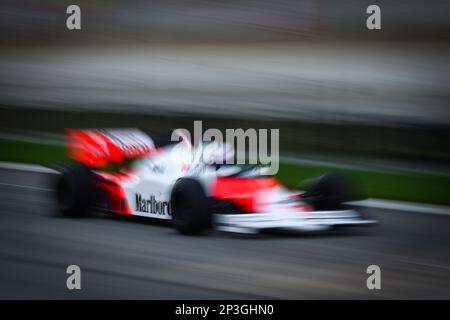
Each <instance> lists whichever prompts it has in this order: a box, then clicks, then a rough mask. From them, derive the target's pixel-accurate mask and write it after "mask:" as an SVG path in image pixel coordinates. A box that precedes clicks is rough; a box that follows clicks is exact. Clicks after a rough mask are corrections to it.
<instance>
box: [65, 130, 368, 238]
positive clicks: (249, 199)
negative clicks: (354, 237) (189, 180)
mask: <svg viewBox="0 0 450 320" xmlns="http://www.w3.org/2000/svg"><path fill="white" fill-rule="evenodd" d="M178 138H179V141H178V142H176V143H172V144H169V145H166V146H157V145H155V143H154V142H153V140H152V139H151V138H150V137H149V136H147V135H146V134H145V133H143V132H141V131H139V130H137V129H109V130H97V129H94V130H67V154H68V155H69V157H71V158H72V159H74V160H76V161H78V162H81V163H83V164H85V165H87V166H89V167H91V168H93V171H92V172H93V176H94V177H95V183H96V188H97V189H98V190H99V191H100V193H99V194H100V195H101V196H99V197H97V199H96V203H95V206H96V208H97V209H99V210H103V211H106V212H110V213H117V214H123V215H134V216H141V217H148V218H156V219H165V220H170V219H171V218H172V214H171V213H172V209H171V193H172V189H173V187H174V184H175V183H176V181H177V180H178V179H180V178H182V177H193V178H195V179H196V180H197V181H198V182H199V183H200V184H201V186H202V187H203V189H204V191H205V194H206V195H207V197H208V199H210V201H211V204H212V205H211V215H212V222H213V225H214V227H215V228H216V229H219V230H223V231H230V232H239V233H256V232H258V231H259V230H264V229H284V230H298V231H318V230H326V229H329V228H331V227H334V226H350V225H367V224H373V223H374V222H375V221H373V220H364V219H362V218H361V216H360V215H359V213H358V212H356V211H355V210H341V209H340V210H327V211H317V210H315V208H314V207H313V205H312V204H311V202H309V201H308V200H307V199H305V198H304V197H303V195H304V193H302V192H300V191H291V190H289V189H288V188H286V187H285V186H283V185H282V184H281V183H280V182H278V181H277V180H276V179H275V178H274V177H272V176H266V175H265V174H264V172H265V169H264V167H257V166H254V167H242V166H237V165H217V164H216V163H210V161H209V160H208V159H205V156H208V146H207V145H204V144H201V143H199V144H197V145H196V146H194V145H193V144H191V142H190V141H189V139H187V137H186V136H184V135H183V134H182V133H180V134H179V136H178ZM130 158H134V159H136V160H135V161H133V162H132V163H131V164H130V165H129V166H126V167H124V168H122V169H121V170H119V171H115V172H114V171H113V172H109V171H107V170H104V169H102V168H103V167H104V166H105V165H107V164H109V163H120V162H123V161H124V160H125V159H130Z"/></svg>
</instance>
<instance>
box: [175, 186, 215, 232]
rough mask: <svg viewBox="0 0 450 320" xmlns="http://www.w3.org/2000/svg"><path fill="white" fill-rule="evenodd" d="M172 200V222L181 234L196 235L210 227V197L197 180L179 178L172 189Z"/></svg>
mask: <svg viewBox="0 0 450 320" xmlns="http://www.w3.org/2000/svg"><path fill="white" fill-rule="evenodd" d="M170 202H171V209H172V224H173V226H174V227H175V229H176V230H177V231H178V232H180V233H181V234H185V235H196V234H200V233H202V232H204V231H205V230H206V229H208V228H209V227H210V225H211V221H210V214H209V206H208V203H209V201H208V197H207V196H206V194H205V191H204V190H203V187H202V185H201V184H200V183H199V182H198V181H197V180H195V179H192V178H181V179H179V180H178V181H177V182H176V183H175V185H174V187H173V189H172V195H171V199H170Z"/></svg>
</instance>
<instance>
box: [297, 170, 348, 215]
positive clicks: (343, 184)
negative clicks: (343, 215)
mask: <svg viewBox="0 0 450 320" xmlns="http://www.w3.org/2000/svg"><path fill="white" fill-rule="evenodd" d="M350 191H351V190H350V182H349V180H348V178H346V177H345V176H343V175H341V174H335V173H327V174H323V175H321V176H320V177H318V178H316V179H314V180H313V182H312V183H311V184H310V187H309V188H308V190H307V191H306V193H305V194H304V195H303V196H304V198H305V199H308V200H309V202H310V203H312V205H313V207H314V210H316V211H330V210H342V209H344V208H345V206H344V205H343V203H344V202H346V201H350V200H351V192H350Z"/></svg>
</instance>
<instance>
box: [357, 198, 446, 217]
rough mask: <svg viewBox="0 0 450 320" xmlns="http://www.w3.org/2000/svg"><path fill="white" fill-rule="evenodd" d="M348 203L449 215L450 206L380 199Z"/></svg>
mask: <svg viewBox="0 0 450 320" xmlns="http://www.w3.org/2000/svg"><path fill="white" fill-rule="evenodd" d="M349 204H352V205H356V206H361V207H367V208H377V209H388V210H397V211H406V212H414V213H425V214H438V215H445V216H450V207H446V206H438V205H434V204H421V203H415V202H403V201H394V200H382V199H367V200H360V201H352V202H349Z"/></svg>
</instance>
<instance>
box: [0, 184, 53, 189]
mask: <svg viewBox="0 0 450 320" xmlns="http://www.w3.org/2000/svg"><path fill="white" fill-rule="evenodd" d="M0 186H7V187H14V188H22V189H31V190H39V191H54V190H53V189H50V188H41V187H34V186H26V185H23V184H14V183H6V182H0Z"/></svg>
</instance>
